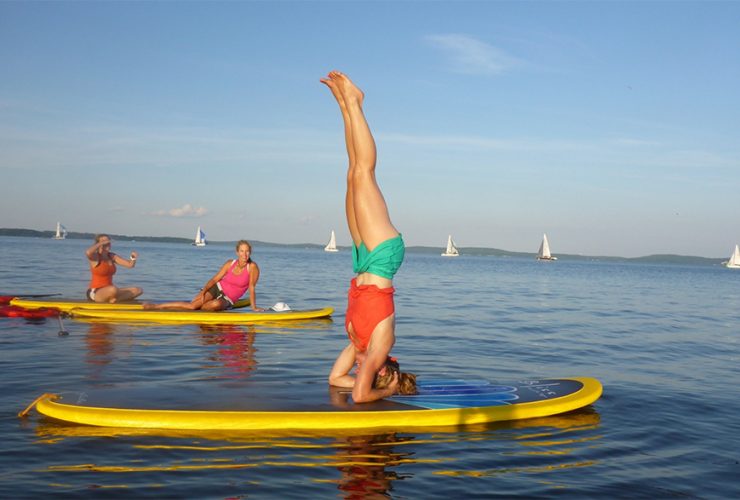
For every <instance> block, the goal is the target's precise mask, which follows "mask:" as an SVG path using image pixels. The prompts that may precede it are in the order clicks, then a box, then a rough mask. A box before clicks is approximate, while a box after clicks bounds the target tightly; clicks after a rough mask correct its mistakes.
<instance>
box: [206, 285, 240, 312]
mask: <svg viewBox="0 0 740 500" xmlns="http://www.w3.org/2000/svg"><path fill="white" fill-rule="evenodd" d="M206 292H207V293H210V294H211V297H213V299H211V300H216V299H218V300H223V301H224V302H226V308H225V309H231V308H232V307H233V306H234V303H233V302H231V301H230V300H229V298H228V297H227V296H226V295H225V294H224V291H223V290H221V287H220V286H218V283H216V284H215V285H213V286H212V287H211V288H209V289H208V290H206Z"/></svg>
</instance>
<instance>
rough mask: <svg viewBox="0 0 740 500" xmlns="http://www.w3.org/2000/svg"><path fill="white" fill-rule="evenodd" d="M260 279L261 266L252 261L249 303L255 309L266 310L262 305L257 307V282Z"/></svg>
mask: <svg viewBox="0 0 740 500" xmlns="http://www.w3.org/2000/svg"><path fill="white" fill-rule="evenodd" d="M259 279H260V268H259V266H258V265H257V263H256V262H252V264H251V269H250V270H249V305H250V306H252V310H253V311H264V309H262V308H261V307H257V292H256V290H255V289H256V288H257V282H258V281H259Z"/></svg>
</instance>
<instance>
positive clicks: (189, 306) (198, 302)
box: [96, 292, 213, 311]
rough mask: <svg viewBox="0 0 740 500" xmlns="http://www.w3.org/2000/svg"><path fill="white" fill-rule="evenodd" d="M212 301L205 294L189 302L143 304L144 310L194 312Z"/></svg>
mask: <svg viewBox="0 0 740 500" xmlns="http://www.w3.org/2000/svg"><path fill="white" fill-rule="evenodd" d="M96 296H97V294H96ZM212 301H213V296H212V295H211V293H210V292H206V293H199V294H198V295H196V296H195V297H194V298H193V300H191V301H190V302H165V303H164V304H144V309H180V310H182V309H185V310H190V311H195V310H198V309H200V308H201V307H203V304H206V303H208V302H212Z"/></svg>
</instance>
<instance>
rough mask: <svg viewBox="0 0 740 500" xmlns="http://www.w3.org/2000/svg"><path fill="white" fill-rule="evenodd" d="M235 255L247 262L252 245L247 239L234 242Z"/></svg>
mask: <svg viewBox="0 0 740 500" xmlns="http://www.w3.org/2000/svg"><path fill="white" fill-rule="evenodd" d="M236 255H237V256H238V257H239V259H240V260H244V261H247V262H249V261H250V260H251V258H250V256H251V255H252V245H251V243H249V242H248V241H247V240H239V241H237V242H236Z"/></svg>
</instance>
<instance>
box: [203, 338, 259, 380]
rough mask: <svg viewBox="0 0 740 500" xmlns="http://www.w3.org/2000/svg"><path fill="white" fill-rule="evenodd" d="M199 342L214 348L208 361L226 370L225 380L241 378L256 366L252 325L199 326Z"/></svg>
mask: <svg viewBox="0 0 740 500" xmlns="http://www.w3.org/2000/svg"><path fill="white" fill-rule="evenodd" d="M199 328H200V331H201V335H200V338H201V342H202V343H203V345H206V346H216V349H215V350H214V351H211V353H210V354H209V355H208V359H209V360H211V361H213V362H215V363H216V364H217V365H220V366H223V367H225V368H226V369H227V374H226V377H227V378H241V377H246V376H249V373H250V372H251V371H252V370H254V369H255V368H256V366H257V359H256V357H255V352H256V348H255V347H254V338H255V335H256V333H257V328H256V327H255V326H254V325H247V326H236V325H199Z"/></svg>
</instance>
